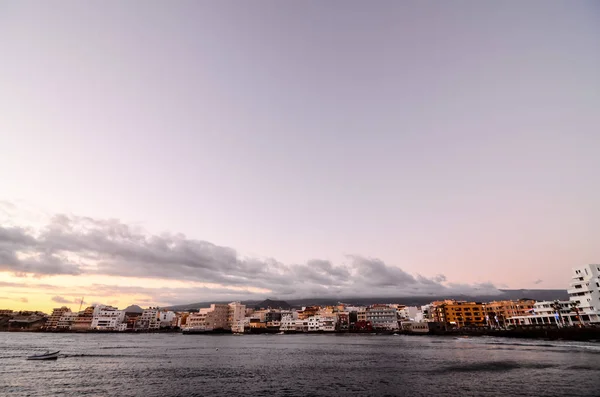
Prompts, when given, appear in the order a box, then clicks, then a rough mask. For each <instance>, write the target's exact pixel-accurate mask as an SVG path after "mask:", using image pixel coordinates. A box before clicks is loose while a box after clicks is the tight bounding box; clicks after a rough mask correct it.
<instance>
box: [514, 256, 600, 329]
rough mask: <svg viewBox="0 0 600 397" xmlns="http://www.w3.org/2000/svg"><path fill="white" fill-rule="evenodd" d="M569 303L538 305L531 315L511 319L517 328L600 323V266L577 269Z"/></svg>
mask: <svg viewBox="0 0 600 397" xmlns="http://www.w3.org/2000/svg"><path fill="white" fill-rule="evenodd" d="M567 292H568V293H569V300H568V301H560V302H557V303H558V304H559V305H560V310H558V311H557V310H556V309H555V308H554V306H555V305H556V303H555V302H553V301H544V302H536V303H535V304H534V305H533V310H532V312H531V314H530V315H528V316H515V317H511V318H509V319H508V322H509V323H510V324H513V325H548V324H556V325H558V326H573V325H579V324H590V323H592V324H593V323H600V265H585V266H581V267H577V268H574V269H573V274H572V277H571V283H570V286H569V289H567Z"/></svg>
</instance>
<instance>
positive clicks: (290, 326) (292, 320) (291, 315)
mask: <svg viewBox="0 0 600 397" xmlns="http://www.w3.org/2000/svg"><path fill="white" fill-rule="evenodd" d="M296 320H298V312H297V311H295V310H289V311H282V312H281V324H280V326H279V329H280V330H281V331H295V330H296Z"/></svg>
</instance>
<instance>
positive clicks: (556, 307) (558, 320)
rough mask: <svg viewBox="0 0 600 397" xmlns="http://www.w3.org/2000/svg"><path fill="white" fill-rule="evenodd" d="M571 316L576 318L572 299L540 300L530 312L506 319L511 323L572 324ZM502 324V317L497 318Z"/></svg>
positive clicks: (507, 322)
mask: <svg viewBox="0 0 600 397" xmlns="http://www.w3.org/2000/svg"><path fill="white" fill-rule="evenodd" d="M571 317H573V319H575V316H574V313H573V311H572V310H571V302H570V301H540V302H536V303H535V304H534V305H533V308H532V309H531V310H530V312H529V314H527V315H523V316H513V317H510V318H508V319H507V320H505V321H504V322H505V323H506V324H510V325H558V326H565V325H572V324H573V322H572V321H571ZM495 320H496V322H498V323H500V325H504V324H502V322H503V320H502V319H501V318H497V319H495Z"/></svg>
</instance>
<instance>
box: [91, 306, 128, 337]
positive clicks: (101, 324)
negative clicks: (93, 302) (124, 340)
mask: <svg viewBox="0 0 600 397" xmlns="http://www.w3.org/2000/svg"><path fill="white" fill-rule="evenodd" d="M124 321H125V310H119V309H117V308H116V307H112V306H104V305H98V306H96V307H95V308H94V317H93V318H92V326H91V328H92V329H96V330H102V331H115V330H118V328H119V327H120V324H121V323H122V322H124Z"/></svg>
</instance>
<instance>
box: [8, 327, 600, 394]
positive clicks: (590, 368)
mask: <svg viewBox="0 0 600 397" xmlns="http://www.w3.org/2000/svg"><path fill="white" fill-rule="evenodd" d="M47 349H50V350H60V351H61V357H60V358H59V359H58V360H56V361H26V360H25V357H26V356H28V355H31V354H34V353H37V352H41V351H45V350H47ZM217 349H218V350H217ZM242 394H248V395H251V396H265V395H267V396H302V395H307V396H331V395H342V396H385V395H389V396H428V397H431V396H438V395H450V396H600V345H599V344H593V343H583V342H547V341H529V340H527V341H524V340H518V339H503V338H490V337H481V338H467V339H456V338H452V337H433V336H379V335H343V336H336V335H268V336H267V335H247V336H233V335H221V336H218V335H181V334H140V335H129V334H42V333H6V332H4V333H0V396H118V397H123V396H144V397H151V396H217V395H218V396H221V395H227V396H239V395H242Z"/></svg>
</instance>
